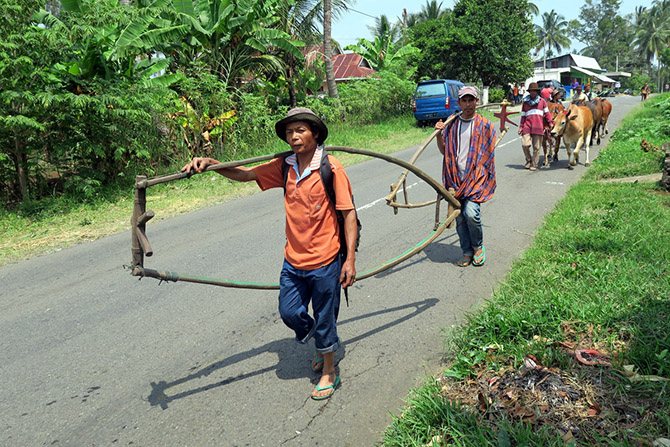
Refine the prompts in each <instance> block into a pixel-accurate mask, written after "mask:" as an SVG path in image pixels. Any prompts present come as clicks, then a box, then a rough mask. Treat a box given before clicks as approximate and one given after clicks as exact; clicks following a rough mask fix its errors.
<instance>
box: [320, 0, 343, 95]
mask: <svg viewBox="0 0 670 447" xmlns="http://www.w3.org/2000/svg"><path fill="white" fill-rule="evenodd" d="M331 17H332V3H331V0H323V51H324V53H325V54H324V56H325V65H326V83H327V84H328V96H329V97H331V98H339V97H340V95H338V94H337V84H335V70H334V69H333V40H332V37H331V34H332V33H331V25H332V24H331Z"/></svg>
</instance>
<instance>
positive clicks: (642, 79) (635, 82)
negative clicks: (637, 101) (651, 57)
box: [621, 74, 651, 93]
mask: <svg viewBox="0 0 670 447" xmlns="http://www.w3.org/2000/svg"><path fill="white" fill-rule="evenodd" d="M648 82H651V78H650V77H649V76H648V75H646V74H634V75H632V76H631V77H630V78H625V79H624V80H623V81H622V82H621V87H622V88H623V89H627V88H628V89H631V90H632V91H634V92H635V93H637V92H639V91H640V89H641V88H642V87H643V86H644V84H645V83H648Z"/></svg>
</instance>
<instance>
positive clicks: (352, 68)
mask: <svg viewBox="0 0 670 447" xmlns="http://www.w3.org/2000/svg"><path fill="white" fill-rule="evenodd" d="M333 71H334V72H335V83H336V84H341V83H343V82H352V81H358V80H361V79H366V78H369V77H370V76H372V75H373V74H375V73H377V72H376V71H375V70H373V69H372V68H370V64H369V63H368V61H367V60H365V58H363V56H361V55H360V54H356V53H339V54H333ZM321 91H323V92H326V91H328V84H327V83H326V81H324V82H323V85H322V86H321Z"/></svg>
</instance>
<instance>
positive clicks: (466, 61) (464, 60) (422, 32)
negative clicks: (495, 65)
mask: <svg viewBox="0 0 670 447" xmlns="http://www.w3.org/2000/svg"><path fill="white" fill-rule="evenodd" d="M410 41H411V43H412V45H413V46H415V47H417V48H419V49H420V50H421V53H420V54H417V55H414V56H413V57H410V63H411V64H412V65H414V66H416V67H417V71H416V75H415V79H416V80H417V81H419V80H421V79H441V78H445V79H458V80H463V81H466V79H464V76H465V75H466V72H465V70H466V68H465V67H470V66H472V64H474V59H473V58H472V56H471V54H470V53H469V52H468V50H469V49H470V48H471V47H473V46H474V45H476V42H477V40H476V38H475V36H474V35H472V34H470V33H469V32H468V31H467V30H466V29H463V28H460V27H458V26H456V24H455V22H454V19H453V16H452V15H450V14H449V15H447V16H445V18H444V19H442V20H428V21H425V22H421V23H419V24H417V25H414V26H413V27H412V28H411V33H410ZM467 80H470V79H467Z"/></svg>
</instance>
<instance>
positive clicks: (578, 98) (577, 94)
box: [572, 85, 589, 103]
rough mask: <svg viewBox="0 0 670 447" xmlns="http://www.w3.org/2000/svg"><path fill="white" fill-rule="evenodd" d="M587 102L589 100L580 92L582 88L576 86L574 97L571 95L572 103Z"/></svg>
mask: <svg viewBox="0 0 670 447" xmlns="http://www.w3.org/2000/svg"><path fill="white" fill-rule="evenodd" d="M588 100H589V98H587V97H586V95H585V94H584V93H583V92H582V86H581V85H578V86H577V88H576V89H575V93H574V95H572V102H578V101H582V102H584V103H586V101H588Z"/></svg>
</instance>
